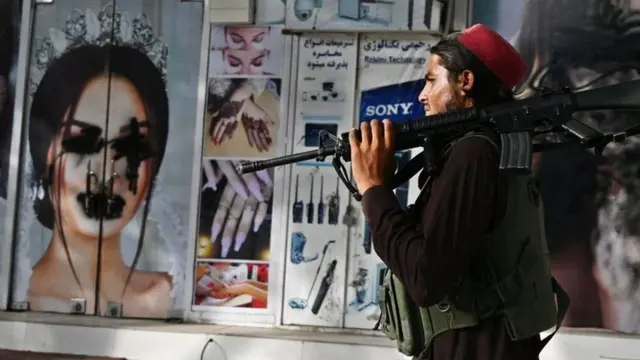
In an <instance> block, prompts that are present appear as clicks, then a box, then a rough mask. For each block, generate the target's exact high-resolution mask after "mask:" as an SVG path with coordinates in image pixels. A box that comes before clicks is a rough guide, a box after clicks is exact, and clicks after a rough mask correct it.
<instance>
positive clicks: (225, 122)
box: [193, 26, 284, 310]
mask: <svg viewBox="0 0 640 360" xmlns="http://www.w3.org/2000/svg"><path fill="white" fill-rule="evenodd" d="M283 47H284V40H283V37H282V35H281V32H280V28H277V27H272V26H247V27H232V26H226V27H213V28H212V30H211V44H210V47H209V48H210V56H209V83H208V98H207V111H206V116H205V128H204V139H203V154H202V156H203V160H202V173H201V174H202V175H201V182H200V186H201V193H200V211H199V223H198V238H197V239H195V241H197V254H196V255H197V258H196V269H195V276H194V282H195V284H194V297H193V299H194V300H193V309H194V310H210V309H211V308H213V307H216V308H217V309H218V310H220V309H222V308H238V307H242V308H253V309H266V308H267V306H268V301H267V299H268V288H269V286H268V279H269V258H270V257H269V249H270V244H271V216H272V209H273V206H272V196H273V186H274V184H273V183H274V178H273V170H272V169H269V170H263V171H259V172H257V173H252V174H244V175H243V174H239V173H238V172H237V171H236V169H235V164H237V162H238V161H240V160H254V159H261V158H266V157H271V156H275V155H276V149H277V144H278V128H279V126H280V94H281V73H282V56H283V53H284V51H283Z"/></svg>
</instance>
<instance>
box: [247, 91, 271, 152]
mask: <svg viewBox="0 0 640 360" xmlns="http://www.w3.org/2000/svg"><path fill="white" fill-rule="evenodd" d="M241 120H242V125H244V130H245V132H246V134H247V140H248V141H249V145H250V146H251V147H252V148H255V149H256V150H258V151H259V152H263V151H269V149H270V148H271V145H272V144H273V139H272V138H271V134H270V133H269V128H268V127H267V125H275V122H274V121H273V120H271V118H269V115H267V113H266V112H264V111H263V110H262V109H260V108H259V107H258V105H256V104H255V103H254V102H253V101H250V100H249V101H246V102H245V104H244V106H243V108H242V114H241Z"/></svg>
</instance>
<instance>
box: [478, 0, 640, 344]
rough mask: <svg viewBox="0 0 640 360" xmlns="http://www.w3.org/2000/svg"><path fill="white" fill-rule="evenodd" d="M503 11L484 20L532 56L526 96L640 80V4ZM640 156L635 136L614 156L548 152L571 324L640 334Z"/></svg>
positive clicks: (554, 3) (552, 244) (548, 195)
mask: <svg viewBox="0 0 640 360" xmlns="http://www.w3.org/2000/svg"><path fill="white" fill-rule="evenodd" d="M491 4H494V5H495V4H496V2H495V1H494V0H484V1H479V4H477V5H476V6H477V8H478V9H480V8H482V7H483V6H488V5H491ZM499 7H500V10H499V11H497V12H496V13H493V14H489V13H486V14H481V13H478V15H481V16H479V17H478V18H476V19H475V20H476V21H478V22H482V23H485V24H487V25H490V26H493V27H494V28H495V29H496V30H498V31H499V32H501V33H502V34H503V35H504V36H506V37H507V38H508V39H509V40H511V41H512V43H513V44H514V45H515V46H516V48H517V49H518V50H519V51H520V53H521V54H522V55H523V57H524V58H525V60H526V62H527V65H528V70H529V72H528V74H527V76H526V78H525V80H524V81H523V82H522V84H520V85H519V86H518V87H517V88H516V94H517V96H518V97H521V98H525V97H529V96H533V95H536V94H538V93H539V92H540V90H541V89H543V88H545V87H547V88H549V87H555V88H560V87H565V86H568V87H570V88H571V89H573V90H586V89H591V88H596V87H599V86H604V85H607V84H615V83H619V82H624V81H629V80H634V79H638V78H640V74H639V70H640V45H639V44H640V43H638V41H637V34H638V33H639V31H640V27H639V26H638V21H637V19H638V16H639V15H640V7H639V6H638V2H636V1H631V2H620V1H611V0H593V1H588V2H584V1H580V0H569V1H560V0H529V1H526V2H525V1H509V2H502V4H501V5H499ZM551 13H553V14H554V16H549V14H551ZM504 14H509V16H508V17H505V16H502V15H504ZM578 117H579V119H580V120H582V121H584V122H586V123H587V124H590V125H591V126H594V127H596V128H598V129H600V130H601V131H605V132H615V131H622V130H624V129H625V128H627V127H629V126H632V125H636V124H638V123H640V117H639V116H638V114H637V113H633V112H626V111H599V112H592V113H583V114H579V115H578ZM639 154H640V140H639V139H638V138H637V137H634V138H629V139H627V140H625V141H624V142H623V143H619V144H611V145H609V146H608V147H607V148H606V149H605V151H604V154H603V155H604V159H601V158H597V157H595V156H594V155H593V154H592V153H591V152H588V151H583V150H577V149H568V150H558V151H553V152H548V153H543V154H542V155H541V156H540V157H539V158H538V160H539V161H538V164H539V166H538V168H536V169H534V170H535V171H536V174H537V176H538V178H539V180H540V185H541V194H542V199H543V203H544V206H545V225H546V234H547V241H548V245H549V250H550V253H551V263H552V271H553V275H554V276H555V277H556V278H557V279H558V280H559V282H560V283H561V285H562V286H563V287H564V288H565V289H566V290H567V291H568V293H569V296H570V297H571V299H572V302H571V306H570V308H569V313H568V315H567V317H566V318H565V320H564V324H563V325H564V326H569V327H588V328H606V329H611V330H617V331H623V332H635V333H637V332H640V290H639V289H640V275H639V274H640V271H639V270H640V256H639V255H638V254H640V242H639V241H638V238H639V234H640V232H639V231H640V227H638V224H639V223H640V212H638V206H640V190H639V189H638V187H637V185H636V184H637V183H638V176H639V175H638V174H640V172H639V169H640V157H639V156H638V155H639Z"/></svg>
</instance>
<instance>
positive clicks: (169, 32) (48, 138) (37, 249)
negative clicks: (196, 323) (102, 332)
mask: <svg viewBox="0 0 640 360" xmlns="http://www.w3.org/2000/svg"><path fill="white" fill-rule="evenodd" d="M202 11H203V9H202V4H198V3H182V2H176V1H171V0H162V1H155V2H153V3H152V4H150V3H149V2H143V1H138V0H133V1H126V2H125V1H110V2H107V3H106V5H105V2H104V1H87V0H82V1H80V0H78V1H56V2H54V3H53V4H46V5H44V4H43V5H36V7H35V10H34V12H35V14H34V16H35V17H34V19H35V20H34V30H33V35H34V37H33V39H32V45H31V46H32V49H31V58H30V63H29V73H28V81H29V83H28V94H27V99H26V100H27V109H28V115H27V119H28V126H27V130H26V131H27V137H28V141H27V142H26V143H25V144H24V146H25V147H26V148H25V152H24V153H25V157H24V162H25V164H26V165H25V166H24V171H25V173H24V174H23V176H22V179H24V182H23V183H22V184H21V185H22V186H23V192H22V193H23V198H22V199H20V201H19V203H20V206H19V213H18V227H19V228H18V235H17V239H16V250H15V254H16V257H15V260H14V264H15V266H14V267H15V270H14V273H13V289H12V290H13V298H12V299H11V300H12V303H13V304H20V303H22V305H20V306H24V302H28V307H29V308H30V309H31V310H33V311H53V312H77V313H87V314H94V313H99V314H105V315H109V316H125V317H154V318H163V317H165V316H167V313H168V312H169V311H170V310H172V309H180V308H183V304H182V303H181V302H182V298H183V293H184V283H185V279H186V276H187V275H189V276H190V275H191V266H190V265H188V264H187V263H186V262H187V260H186V259H187V258H188V256H187V255H188V254H187V249H188V239H187V236H188V232H187V218H188V208H189V197H188V196H184V194H186V193H189V191H190V187H191V179H190V178H189V177H188V176H187V177H185V176H184V174H189V173H190V172H189V170H190V169H191V164H192V159H193V148H192V147H191V146H185V144H192V143H193V138H194V133H195V124H196V109H197V103H196V93H197V84H198V68H199V66H198V65H199V53H200V36H199V35H197V34H199V33H200V32H201V29H202ZM96 294H97V295H96Z"/></svg>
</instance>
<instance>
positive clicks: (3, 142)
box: [0, 1, 22, 219]
mask: <svg viewBox="0 0 640 360" xmlns="http://www.w3.org/2000/svg"><path fill="white" fill-rule="evenodd" d="M21 10H22V4H21V1H3V2H0V219H4V215H5V213H6V212H5V211H6V208H5V206H6V203H5V202H6V199H7V181H8V180H9V179H8V178H9V156H10V155H11V132H12V130H13V102H14V99H15V85H16V84H15V81H16V66H17V64H16V62H17V60H18V41H19V37H18V36H19V30H20V12H21Z"/></svg>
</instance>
